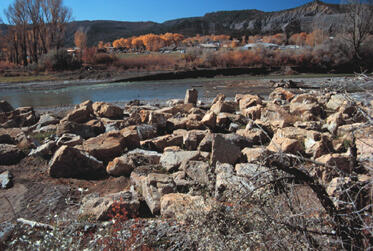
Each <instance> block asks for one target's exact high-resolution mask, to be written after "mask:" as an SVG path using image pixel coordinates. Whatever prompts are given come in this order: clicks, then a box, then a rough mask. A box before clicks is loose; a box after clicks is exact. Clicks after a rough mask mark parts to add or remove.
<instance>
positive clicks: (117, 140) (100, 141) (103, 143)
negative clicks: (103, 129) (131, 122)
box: [82, 131, 125, 162]
mask: <svg viewBox="0 0 373 251" xmlns="http://www.w3.org/2000/svg"><path fill="white" fill-rule="evenodd" d="M124 146H125V141H124V138H123V136H122V134H121V133H120V132H119V131H113V132H108V133H104V134H101V135H99V136H97V137H95V138H90V139H88V140H86V141H84V142H83V144H82V149H83V150H84V151H86V152H88V153H89V154H90V155H92V156H94V157H95V158H97V159H98V160H101V161H104V162H109V161H111V160H113V159H114V158H115V157H118V156H120V155H121V154H122V153H123V151H124Z"/></svg>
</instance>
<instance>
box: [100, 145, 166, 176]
mask: <svg viewBox="0 0 373 251" xmlns="http://www.w3.org/2000/svg"><path fill="white" fill-rule="evenodd" d="M161 156H162V155H161V154H159V153H157V152H153V151H146V150H142V149H135V150H133V151H131V152H128V153H127V154H125V155H123V156H121V157H117V158H115V159H114V160H113V161H110V162H109V164H108V165H107V167H106V172H107V173H108V174H110V175H112V176H130V174H131V172H132V171H133V170H134V169H135V168H136V167H138V166H144V165H156V164H159V162H160V158H161Z"/></svg>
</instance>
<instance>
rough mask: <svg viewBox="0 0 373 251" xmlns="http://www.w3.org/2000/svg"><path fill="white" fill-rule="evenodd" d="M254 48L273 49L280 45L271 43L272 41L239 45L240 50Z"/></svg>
mask: <svg viewBox="0 0 373 251" xmlns="http://www.w3.org/2000/svg"><path fill="white" fill-rule="evenodd" d="M255 48H266V49H271V50H275V49H279V48H280V46H279V45H277V44H272V43H263V42H258V43H250V44H246V45H244V46H242V47H241V50H252V49H255Z"/></svg>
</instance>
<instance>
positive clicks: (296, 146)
mask: <svg viewBox="0 0 373 251" xmlns="http://www.w3.org/2000/svg"><path fill="white" fill-rule="evenodd" d="M267 149H268V150H269V151H272V152H284V153H292V154H298V153H302V152H304V147H303V145H302V143H301V142H299V140H296V139H290V138H283V137H281V136H279V135H275V136H274V137H273V138H272V141H271V143H270V144H269V145H268V146H267Z"/></svg>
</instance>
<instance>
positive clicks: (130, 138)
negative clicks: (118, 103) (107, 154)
mask: <svg viewBox="0 0 373 251" xmlns="http://www.w3.org/2000/svg"><path fill="white" fill-rule="evenodd" d="M120 133H121V134H122V136H123V139H124V142H125V146H126V147H127V148H128V149H129V150H132V149H135V148H138V147H140V137H139V134H138V131H137V129H136V126H129V127H126V128H123V129H122V130H120Z"/></svg>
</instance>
